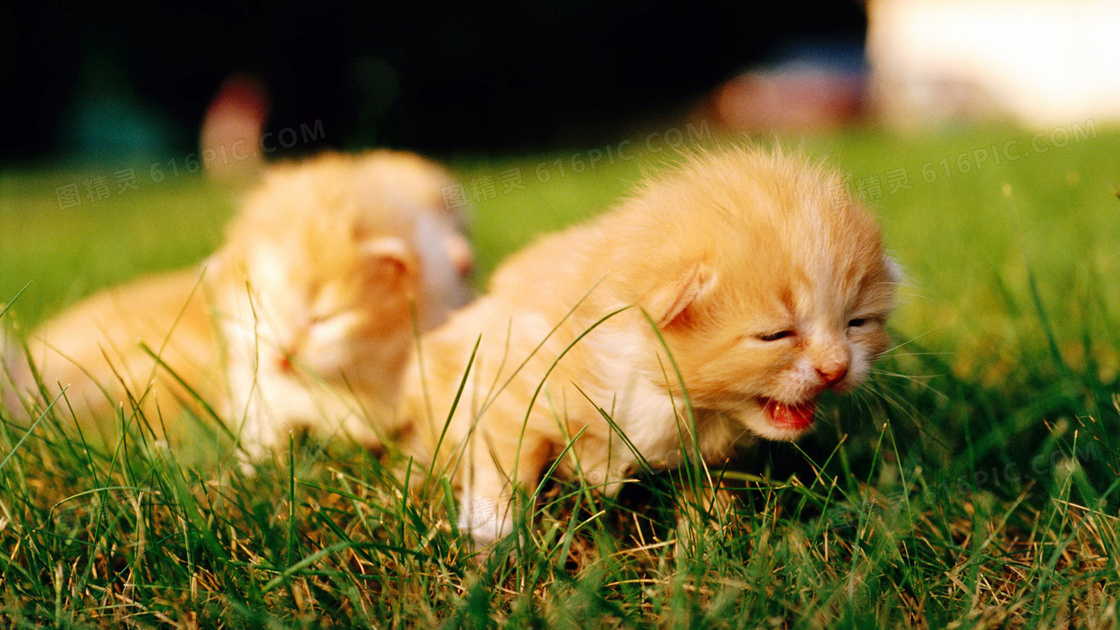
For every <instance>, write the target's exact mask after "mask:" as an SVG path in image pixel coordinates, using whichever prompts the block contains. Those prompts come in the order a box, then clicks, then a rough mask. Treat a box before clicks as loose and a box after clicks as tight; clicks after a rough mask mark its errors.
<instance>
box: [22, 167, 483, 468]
mask: <svg viewBox="0 0 1120 630" xmlns="http://www.w3.org/2000/svg"><path fill="white" fill-rule="evenodd" d="M452 183H453V181H452V179H451V177H450V175H449V174H448V173H447V172H446V171H444V170H443V169H442V168H441V167H439V166H438V165H436V164H434V163H432V162H429V161H427V160H424V159H422V158H420V157H418V156H415V155H412V154H408V153H398V152H390V151H374V152H369V153H366V154H362V155H357V156H347V155H340V154H325V155H322V156H319V157H317V158H314V159H311V160H308V161H306V162H303V163H297V164H292V165H277V166H273V167H270V168H269V169H268V170H267V172H266V174H265V177H264V180H263V181H262V182H261V183H260V184H259V185H258V186H257V187H256V188H255V189H253V190H252V191H251V192H250V193H249V195H248V197H247V198H246V199H245V200H244V202H243V204H242V207H241V208H240V211H239V214H238V216H236V217H235V219H234V220H233V222H232V224H231V227H230V228H229V231H228V236H227V240H226V243H225V244H224V246H223V247H222V248H221V249H220V250H219V251H218V252H216V253H215V254H214V255H212V256H211V257H210V258H209V259H208V260H207V261H206V262H205V263H204V264H203V265H202V266H200V267H198V268H191V269H185V270H180V271H174V272H170V273H165V274H160V275H156V276H153V277H150V278H146V279H141V280H139V281H135V282H132V283H129V284H126V285H123V286H121V287H116V288H112V289H108V290H105V291H103V292H101V293H98V294H96V295H94V296H92V297H90V298H88V299H86V300H84V301H82V302H81V303H79V304H78V305H76V306H74V307H71V308H70V309H69V310H67V311H65V312H64V313H62V314H61V315H59V316H57V317H55V318H54V319H52V320H50V321H48V322H47V323H46V324H44V325H43V326H41V327H40V328H39V329H37V330H36V331H35V332H34V333H33V334H32V335H31V336H30V337H29V339H28V345H29V356H30V359H31V361H32V362H33V363H34V364H35V366H36V369H37V370H38V372H39V374H40V377H41V381H42V382H43V383H44V385H45V386H46V388H47V395H48V396H49V397H50V398H53V397H54V396H55V395H57V394H58V393H59V391H60V390H59V384H61V385H62V386H63V387H66V388H67V389H66V400H67V401H69V404H72V405H73V406H74V408H75V409H74V411H75V417H76V418H78V419H79V420H81V421H85V420H87V419H95V418H106V417H108V416H110V415H111V414H112V413H113V410H114V409H115V408H117V407H118V406H119V405H122V404H123V405H125V410H126V414H129V415H130V413H129V412H130V407H131V403H130V398H131V399H132V400H133V401H139V402H140V403H141V407H142V409H143V411H144V415H145V417H146V418H148V420H149V421H151V422H153V423H156V422H157V419H158V418H160V412H163V416H164V417H168V415H169V412H175V411H177V410H178V407H179V406H186V407H189V408H192V409H193V410H194V411H195V412H198V408H197V407H196V406H195V405H194V399H193V397H192V396H191V395H189V394H188V392H187V391H186V390H185V389H184V388H183V387H182V385H181V384H180V383H179V381H178V379H177V378H175V377H172V376H171V374H170V372H174V373H175V374H176V375H177V376H178V377H180V378H182V379H183V380H184V381H185V382H186V383H188V384H189V386H190V387H191V388H192V389H194V390H196V391H197V393H198V394H200V395H201V396H202V397H203V399H204V400H207V401H209V402H211V403H213V404H214V407H215V408H216V409H217V410H218V411H219V412H220V413H221V414H222V415H223V416H224V417H225V418H226V419H228V420H229V422H230V423H231V424H232V425H233V426H234V427H235V428H238V427H240V425H242V424H244V430H243V433H242V445H243V447H244V449H245V450H246V452H247V453H248V455H249V457H251V458H257V457H260V456H261V455H263V454H264V453H265V452H267V450H268V449H269V448H271V447H273V446H276V445H278V444H280V442H281V439H282V437H283V435H284V433H285V431H286V430H287V429H288V428H290V427H293V426H296V425H308V426H311V427H312V428H318V429H322V430H324V431H326V432H328V433H329V432H332V431H334V430H336V429H337V428H338V427H340V426H341V427H342V428H343V429H344V430H346V431H348V432H350V433H351V434H353V435H354V436H355V437H356V438H357V439H359V440H360V441H361V442H362V443H363V444H366V445H367V446H371V447H373V446H377V445H378V444H379V442H378V440H377V439H376V435H375V434H374V432H372V430H371V429H370V427H369V425H368V424H367V422H368V421H372V420H371V419H370V418H369V417H367V413H366V412H367V411H368V412H375V411H376V412H379V411H380V410H382V409H384V408H387V407H388V406H389V405H390V404H391V403H390V401H388V400H386V397H390V396H392V395H393V394H394V392H395V389H396V380H397V378H398V376H399V373H400V371H401V369H402V368H403V365H404V361H405V358H406V355H407V351H408V346H409V345H410V340H411V339H412V336H413V318H412V314H411V312H410V308H412V307H414V308H415V310H416V316H417V319H418V323H419V325H420V327H421V328H430V327H432V326H434V325H436V324H437V323H439V322H441V321H442V320H443V319H445V318H446V316H447V314H448V312H449V311H450V310H451V309H453V308H455V307H458V306H460V305H462V304H463V303H464V302H465V301H466V300H467V298H468V297H469V292H468V289H467V285H466V276H467V274H468V272H469V270H470V265H471V251H470V248H469V245H468V244H467V241H466V238H465V236H463V233H462V230H463V229H464V228H465V219H464V217H462V216H461V215H459V214H455V213H452V212H449V211H448V210H446V209H445V206H444V204H443V202H442V193H441V188H443V187H445V186H448V185H451V184H452ZM140 342H143V343H145V344H147V345H148V346H149V347H150V348H151V349H152V350H153V351H154V352H157V353H158V354H159V355H160V357H161V360H162V361H164V362H165V363H166V364H167V366H168V367H167V368H164V367H160V366H157V364H156V362H155V361H154V360H153V359H152V358H151V357H150V356H149V355H148V353H146V352H145V351H143V349H142V348H141V346H140ZM21 373H22V374H21ZM16 376H17V380H20V381H22V384H23V386H24V390H25V391H26V389H27V388H28V387H29V386H33V382H32V379H31V376H30V371H29V370H28V369H26V366H24V369H23V370H17V374H16ZM149 389H151V391H150V392H148V390H149ZM145 392H147V393H145ZM60 404H61V402H60ZM170 424H171V425H172V426H171V427H169V428H172V429H173V428H174V426H173V425H174V423H170ZM155 428H156V429H157V430H160V429H161V427H155Z"/></svg>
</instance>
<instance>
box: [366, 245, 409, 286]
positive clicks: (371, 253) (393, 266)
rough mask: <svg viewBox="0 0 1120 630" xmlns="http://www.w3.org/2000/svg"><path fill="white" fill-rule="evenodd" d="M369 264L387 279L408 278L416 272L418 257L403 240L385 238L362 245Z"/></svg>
mask: <svg viewBox="0 0 1120 630" xmlns="http://www.w3.org/2000/svg"><path fill="white" fill-rule="evenodd" d="M361 250H362V254H363V255H364V256H365V257H366V262H367V264H368V265H369V266H370V267H371V268H373V269H376V270H377V271H378V272H380V273H383V274H385V276H386V277H387V279H391V280H399V279H402V278H407V277H409V276H411V275H413V274H414V272H415V271H416V255H415V254H414V253H413V251H412V248H410V247H409V246H408V243H406V242H404V240H403V239H400V238H397V237H395V236H383V237H381V238H375V239H372V240H369V241H367V242H365V243H363V244H362V245H361Z"/></svg>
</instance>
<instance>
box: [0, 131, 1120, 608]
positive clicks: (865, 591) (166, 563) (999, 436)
mask: <svg viewBox="0 0 1120 630" xmlns="http://www.w3.org/2000/svg"><path fill="white" fill-rule="evenodd" d="M1075 131H1076V129H1074V130H1072V132H1075ZM1081 131H1082V132H1083V133H1082V134H1081V135H1080V137H1078V136H1076V134H1075V133H1072V132H1071V130H1070V129H1066V132H1067V133H1066V136H1067V140H1068V142H1066V143H1063V142H1062V138H1063V136H1062V133H1060V132H1055V133H1047V134H1046V135H1045V137H1044V138H1043V139H1042V140H1041V141H1040V140H1038V139H1037V138H1035V137H1033V134H1031V133H1027V132H1022V131H1016V130H1010V129H996V128H990V129H972V130H954V131H947V132H943V133H940V134H936V135H931V136H923V137H900V136H895V135H892V134H889V133H886V132H882V131H879V130H862V131H853V132H849V133H846V134H842V135H835V136H828V137H820V138H813V139H810V140H806V141H804V142H802V143H801V144H802V146H803V147H804V150H805V151H806V152H807V153H809V154H810V155H813V156H826V157H827V158H828V159H829V160H830V161H831V162H834V163H836V164H838V165H839V166H840V167H842V168H843V169H845V170H846V171H848V172H850V173H852V179H851V187H852V188H853V189H857V190H860V191H862V192H863V193H864V194H865V196H867V197H868V198H869V201H870V203H872V205H874V206H875V207H877V208H878V210H879V213H880V217H881V221H882V223H883V225H884V229H885V232H886V238H887V242H888V245H889V247H890V249H891V250H892V251H893V252H894V254H895V255H896V257H897V258H898V259H899V261H900V262H901V263H902V265H903V266H904V268H905V269H906V272H907V274H908V276H909V279H910V284H909V287H908V289H907V291H906V294H905V296H904V301H903V304H902V306H901V308H900V310H899V313H898V317H897V318H896V319H895V320H894V322H893V328H894V330H895V335H896V338H897V339H898V341H899V344H898V347H897V348H896V349H895V350H893V351H892V352H891V354H890V356H888V357H887V359H886V360H884V361H883V362H882V363H880V364H879V365H878V369H877V371H876V375H875V377H874V379H873V382H872V383H870V384H869V385H868V386H867V387H866V388H865V390H864V391H863V392H861V393H859V394H857V395H855V396H852V397H848V398H843V399H834V400H832V401H829V402H828V404H826V405H825V406H823V407H822V414H821V415H822V417H821V425H822V426H821V427H820V429H819V430H818V431H817V432H816V433H814V434H813V435H812V436H810V437H809V438H807V439H806V440H804V441H803V442H802V443H800V444H798V445H760V446H759V447H757V448H755V449H752V450H748V451H745V452H744V454H743V457H742V458H741V460H739V461H737V462H734V464H733V465H729V466H727V467H725V468H721V469H712V470H710V471H709V472H710V473H711V475H712V477H713V478H714V479H715V480H716V485H717V486H718V487H719V488H720V489H719V490H718V491H715V492H713V490H712V488H711V487H709V486H708V485H707V483H706V482H703V481H700V479H702V477H701V476H699V475H696V474H694V470H693V468H692V467H691V466H689V465H687V464H686V465H682V467H681V469H680V470H679V471H677V472H663V473H658V474H654V475H647V476H645V477H643V478H642V479H641V481H640V483H636V484H631V485H629V486H628V487H627V488H626V489H624V490H623V492H622V493H621V494H620V495H619V496H618V497H617V498H616V499H611V500H606V499H603V498H602V497H599V496H598V495H596V494H594V493H588V492H585V491H584V486H585V485H592V484H591V480H583V481H584V482H585V483H584V484H581V483H580V481H579V480H576V481H568V482H556V481H550V482H547V483H545V484H544V485H542V487H540V488H538V489H529V492H531V493H532V492H536V500H535V501H522V506H523V513H522V514H521V517H522V518H521V519H520V521H519V524H518V527H517V531H518V533H519V535H517V536H513V537H510V538H509V539H507V540H506V541H505V542H504V543H503V545H501V546H500V547H499V548H497V549H495V550H494V551H493V552H492V553H491V554H490V555H489V556H488V557H486V558H485V559H482V560H481V563H479V561H478V559H477V558H475V557H473V555H472V553H471V550H470V548H469V546H468V545H467V544H466V541H465V540H464V539H463V538H462V537H461V536H460V535H458V532H457V531H456V529H455V526H454V519H449V518H448V513H449V505H451V504H452V501H451V498H450V496H449V490H447V489H446V486H439V485H436V486H435V487H434V488H435V489H434V490H433V491H432V492H431V493H430V494H429V495H426V496H423V497H419V496H415V495H411V494H409V493H407V492H405V491H403V489H402V486H401V482H400V481H399V480H398V473H399V471H400V470H401V469H402V468H403V463H402V462H400V461H399V460H398V459H389V460H378V459H376V458H373V457H371V456H370V455H368V454H366V453H363V452H360V451H358V450H355V449H353V448H349V447H346V446H345V445H332V446H331V447H330V448H328V449H326V450H325V451H324V450H323V449H322V448H320V447H321V445H320V444H316V443H313V442H309V441H294V442H293V444H292V447H291V448H290V449H289V453H288V454H287V456H286V457H279V458H277V461H274V462H273V461H269V462H266V463H264V464H263V465H262V468H261V469H260V470H259V471H258V474H256V475H253V476H245V475H244V474H242V472H241V471H240V468H239V467H238V466H237V465H236V462H235V461H234V460H233V459H232V458H231V454H230V452H229V449H228V446H227V445H225V444H223V442H222V441H221V440H220V439H219V438H218V437H214V436H209V437H206V438H204V439H201V440H199V443H198V444H197V445H196V446H195V448H194V449H191V450H186V451H176V450H169V449H166V448H163V447H161V446H160V445H159V444H156V443H152V442H151V441H150V440H146V439H144V437H143V434H142V432H141V431H139V430H137V429H136V428H135V422H134V420H133V419H131V418H128V417H126V416H124V415H122V417H121V418H120V422H121V423H122V425H126V426H125V429H126V430H125V431H124V435H125V437H124V438H123V439H122V440H121V442H120V443H119V444H116V445H114V446H113V447H111V448H109V449H103V448H95V447H93V446H90V445H87V444H85V443H83V442H82V440H80V439H75V438H73V437H65V436H64V435H63V433H62V432H61V431H60V430H59V429H58V425H59V424H60V423H62V422H64V421H65V417H66V415H65V412H64V411H63V408H62V407H61V406H59V407H58V408H57V409H56V410H55V412H52V413H51V414H48V415H47V417H45V418H44V420H43V421H42V422H40V423H39V424H38V425H37V426H36V427H35V430H34V431H32V432H31V433H30V434H28V433H27V432H26V430H25V429H23V428H20V427H17V426H14V425H12V424H10V423H4V424H3V426H2V427H0V569H2V573H0V620H2V622H3V623H4V624H5V625H9V626H11V627H39V626H41V625H49V624H53V625H57V626H60V627H128V626H134V627H168V626H171V627H177V626H184V627H201V628H210V627H217V628H234V627H254V628H273V627H299V628H320V627H383V626H416V625H421V624H424V625H429V626H432V625H438V626H441V627H486V626H491V625H494V624H496V623H507V624H509V625H511V626H515V627H522V626H529V627H581V628H582V627H600V626H610V627H646V626H650V625H654V626H659V627H681V628H686V627H687V628H693V627H698V628H700V627H713V628H723V627H727V628H740V627H751V628H756V627H759V628H818V627H827V628H833V627H839V628H844V627H916V628H940V627H958V628H988V627H993V628H1002V627H1024V626H1028V627H1070V626H1075V627H1089V628H1114V627H1116V624H1117V622H1116V605H1117V593H1120V549H1118V544H1120V499H1118V496H1117V491H1118V487H1120V431H1118V430H1117V429H1118V423H1120V383H1118V373H1120V352H1118V348H1120V313H1118V312H1117V310H1118V309H1120V303H1118V302H1117V296H1118V295H1120V273H1117V271H1118V269H1120V200H1118V199H1117V198H1116V187H1117V186H1118V185H1120V133H1117V132H1113V131H1109V130H1106V129H1098V128H1096V127H1094V126H1092V125H1089V126H1088V127H1086V124H1082V127H1081ZM1090 131H1091V133H1090ZM1075 139H1076V141H1075ZM1008 143H1011V144H1008ZM1032 143H1033V145H1032ZM1059 145H1060V146H1059ZM630 146H631V148H635V147H642V146H643V141H642V139H636V140H635V141H634V142H633V144H632V145H630ZM615 148H617V145H616V147H615ZM600 149H605V147H602V148H600ZM1041 149H1046V150H1045V151H1042V150H1041ZM982 151H986V152H987V153H988V154H989V155H988V156H987V158H985V159H984V160H981V159H980V158H981V156H982V153H981V152H982ZM637 152H638V150H637V149H636V150H635V153H637ZM997 152H998V153H999V154H1000V155H1001V160H1000V163H999V164H996V163H995V159H994V157H993V156H994V154H996V153H997ZM1028 152H1029V153H1030V155H1026V153H1028ZM1012 155H1017V156H1018V159H1010V157H1011V156H1012ZM960 156H965V157H960ZM587 157H588V152H586V151H584V152H578V153H577V152H572V153H556V154H551V155H543V156H518V157H501V158H490V159H481V158H479V159H473V160H465V161H460V162H458V163H456V164H455V166H456V168H457V170H458V171H459V173H460V175H461V177H462V179H463V181H464V182H465V183H466V190H467V192H468V193H469V194H473V192H474V189H475V188H477V189H478V190H479V191H480V192H481V193H485V192H486V183H487V181H488V180H489V182H491V183H492V184H493V185H494V186H495V189H494V191H493V195H492V197H490V198H485V197H486V196H488V195H484V196H483V197H482V198H480V199H479V200H478V201H477V203H476V206H477V212H476V217H475V219H476V221H475V226H476V227H475V234H474V240H475V242H476V245H477V247H478V249H479V258H480V262H481V274H480V275H481V276H483V277H484V276H485V275H486V274H487V273H488V272H489V271H490V270H491V269H493V266H494V265H495V264H496V263H497V262H498V261H499V260H500V259H501V258H502V257H504V256H505V255H507V254H508V253H510V252H511V251H513V250H515V249H516V248H517V247H519V246H521V245H522V244H524V243H525V242H526V241H528V240H529V239H531V238H532V237H533V236H534V235H535V234H537V233H540V232H544V231H548V230H551V229H555V228H557V227H559V226H562V225H565V224H568V223H570V222H572V221H575V220H578V219H580V218H582V217H585V216H589V215H591V214H593V213H595V212H597V211H599V210H601V209H603V208H605V207H606V206H607V205H609V203H610V202H611V200H613V199H615V198H617V196H618V195H619V194H621V193H622V192H623V191H624V190H625V189H626V187H627V186H628V184H629V183H631V182H633V181H635V180H636V179H637V178H638V177H639V176H640V172H641V169H642V168H643V166H647V165H650V164H651V163H655V162H656V159H657V158H658V157H659V156H657V155H649V154H648V151H646V155H644V156H641V157H638V158H636V159H633V160H616V161H615V163H614V164H607V163H606V162H605V160H604V161H602V162H600V163H599V164H597V166H596V168H595V169H589V168H584V169H583V170H582V172H581V173H575V172H573V170H574V168H573V166H574V164H575V163H576V162H578V161H584V162H586V158H587ZM557 160H559V162H557ZM943 160H944V161H943ZM147 167H148V165H143V164H142V165H137V166H136V167H135V170H136V172H137V173H138V174H141V175H144V176H146V175H145V174H146V173H147V171H148V168H147ZM561 168H563V169H564V170H563V174H562V175H561ZM512 169H517V172H518V173H519V174H520V181H519V182H518V183H520V184H521V185H523V186H524V190H520V189H517V188H515V187H511V190H510V191H509V192H508V193H506V192H505V186H504V185H503V180H502V174H503V173H510V174H511V175H512V173H513V170H512ZM899 169H902V171H903V172H904V173H905V174H906V176H907V181H906V185H907V186H908V187H905V186H901V187H898V189H897V190H894V191H893V192H892V189H891V184H890V183H889V181H890V180H891V179H892V178H893V177H895V176H896V175H897V174H898V173H899ZM966 169H967V172H964V171H965V170H966ZM114 170H116V169H112V168H106V167H90V168H84V167H69V168H67V169H64V170H42V169H37V170H20V169H14V170H7V171H4V172H2V173H0V205H2V207H0V221H3V229H2V230H0V251H2V252H3V254H2V255H0V296H3V299H10V298H11V297H12V296H15V295H16V294H17V293H19V292H20V290H22V289H24V288H25V287H26V290H24V291H23V294H22V295H20V297H19V299H18V300H16V302H15V305H14V306H13V307H12V309H11V312H8V313H7V314H5V315H4V316H3V318H4V320H6V321H8V322H9V323H10V322H11V321H12V319H13V316H18V318H19V323H20V325H21V326H23V327H29V326H32V325H34V324H35V323H36V322H38V321H41V320H42V318H44V317H45V316H49V314H51V313H53V312H55V311H57V310H58V309H59V308H61V307H62V306H63V305H65V304H66V303H69V302H71V301H73V300H74V299H76V298H77V297H79V296H81V295H84V294H87V293H90V292H92V291H94V290H96V289H98V288H100V287H102V286H106V285H108V284H111V283H114V282H118V281H120V280H123V279H125V278H127V277H132V276H134V275H137V274H140V273H143V272H147V271H152V270H156V269H163V268H169V267H174V266H178V265H181V264H184V263H186V262H190V261H192V260H197V259H200V258H201V257H203V256H205V255H206V253H207V252H208V251H209V250H210V249H211V248H212V247H213V246H214V245H215V244H216V243H217V242H218V241H219V240H220V234H221V224H222V222H223V221H224V220H225V219H226V218H227V217H228V216H229V213H230V211H231V208H232V203H231V202H230V201H229V200H228V199H227V198H226V196H225V195H224V194H222V193H221V192H220V191H212V190H210V189H208V188H207V187H206V186H205V185H204V183H203V182H202V181H201V180H200V179H197V178H194V177H189V176H187V175H184V176H183V177H181V178H178V179H170V178H169V179H165V180H164V181H163V182H160V183H159V184H157V183H155V182H152V181H148V180H145V179H143V177H141V178H140V179H141V184H142V185H141V188H140V190H130V191H126V192H123V193H120V194H111V196H110V197H109V198H108V199H105V200H102V201H98V202H90V201H88V199H86V200H85V203H83V205H82V206H80V207H78V208H73V209H67V210H61V209H60V208H59V203H58V198H57V195H56V188H57V187H59V186H63V185H67V184H70V183H77V185H78V186H79V188H80V189H82V190H83V192H84V188H83V182H84V180H86V179H89V178H91V177H93V176H95V175H97V174H98V173H99V172H100V173H101V174H104V175H106V176H107V177H108V178H109V180H110V185H111V186H113V190H112V192H113V193H116V186H115V182H114V181H113V178H112V173H113V172H114ZM545 173H547V174H548V178H547V179H548V181H542V180H544V179H545V177H544V174H545ZM876 181H877V182H878V188H876Z"/></svg>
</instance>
